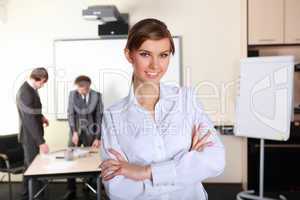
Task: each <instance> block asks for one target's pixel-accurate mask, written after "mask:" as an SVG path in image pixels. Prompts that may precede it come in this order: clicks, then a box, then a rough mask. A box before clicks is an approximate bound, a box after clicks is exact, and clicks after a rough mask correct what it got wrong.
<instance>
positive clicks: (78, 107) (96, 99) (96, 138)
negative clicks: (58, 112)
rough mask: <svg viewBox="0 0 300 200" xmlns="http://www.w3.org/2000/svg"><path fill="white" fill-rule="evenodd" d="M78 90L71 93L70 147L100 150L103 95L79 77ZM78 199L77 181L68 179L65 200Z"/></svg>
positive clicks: (69, 112) (89, 80)
mask: <svg viewBox="0 0 300 200" xmlns="http://www.w3.org/2000/svg"><path fill="white" fill-rule="evenodd" d="M75 85H76V90H73V91H71V92H70V95H69V104H68V121H69V126H70V141H69V146H81V145H83V146H85V147H90V146H92V147H94V148H99V146H100V138H101V135H100V130H101V121H102V115H103V104H102V98H101V93H99V92H96V91H94V90H92V89H90V86H91V79H90V78H89V77H88V76H83V75H82V76H79V77H77V78H76V79H75ZM75 197H76V180H75V179H68V192H67V193H66V194H65V196H64V199H67V200H69V199H74V198H75Z"/></svg>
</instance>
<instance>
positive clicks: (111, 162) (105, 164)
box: [100, 159, 120, 170]
mask: <svg viewBox="0 0 300 200" xmlns="http://www.w3.org/2000/svg"><path fill="white" fill-rule="evenodd" d="M113 165H120V162H119V161H117V160H112V159H110V160H105V161H103V162H102V163H101V165H100V168H101V170H105V169H106V168H108V167H110V166H113Z"/></svg>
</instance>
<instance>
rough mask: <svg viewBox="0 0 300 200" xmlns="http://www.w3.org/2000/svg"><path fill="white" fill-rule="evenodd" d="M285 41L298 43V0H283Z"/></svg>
mask: <svg viewBox="0 0 300 200" xmlns="http://www.w3.org/2000/svg"><path fill="white" fill-rule="evenodd" d="M285 43H287V44H295V43H300V0H285Z"/></svg>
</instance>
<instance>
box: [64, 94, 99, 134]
mask: <svg viewBox="0 0 300 200" xmlns="http://www.w3.org/2000/svg"><path fill="white" fill-rule="evenodd" d="M102 115H103V103H102V96H101V93H99V92H96V91H94V90H90V93H89V99H88V103H86V102H84V100H83V98H82V96H81V95H80V94H79V93H78V92H77V91H76V90H73V91H71V92H70V95H69V104H68V121H69V126H70V130H71V134H72V133H73V132H74V131H77V132H78V134H79V135H80V134H81V133H83V132H84V133H85V134H86V135H87V137H88V138H89V140H92V139H93V138H95V137H96V138H97V139H100V138H101V133H100V131H101V121H102Z"/></svg>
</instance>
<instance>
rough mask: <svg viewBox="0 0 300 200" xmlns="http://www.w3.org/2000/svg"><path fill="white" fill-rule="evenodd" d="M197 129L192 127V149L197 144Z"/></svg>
mask: <svg viewBox="0 0 300 200" xmlns="http://www.w3.org/2000/svg"><path fill="white" fill-rule="evenodd" d="M197 129H198V127H196V126H195V125H194V126H193V134H192V148H191V149H193V148H194V146H195V145H196V144H197V142H198V131H197Z"/></svg>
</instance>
